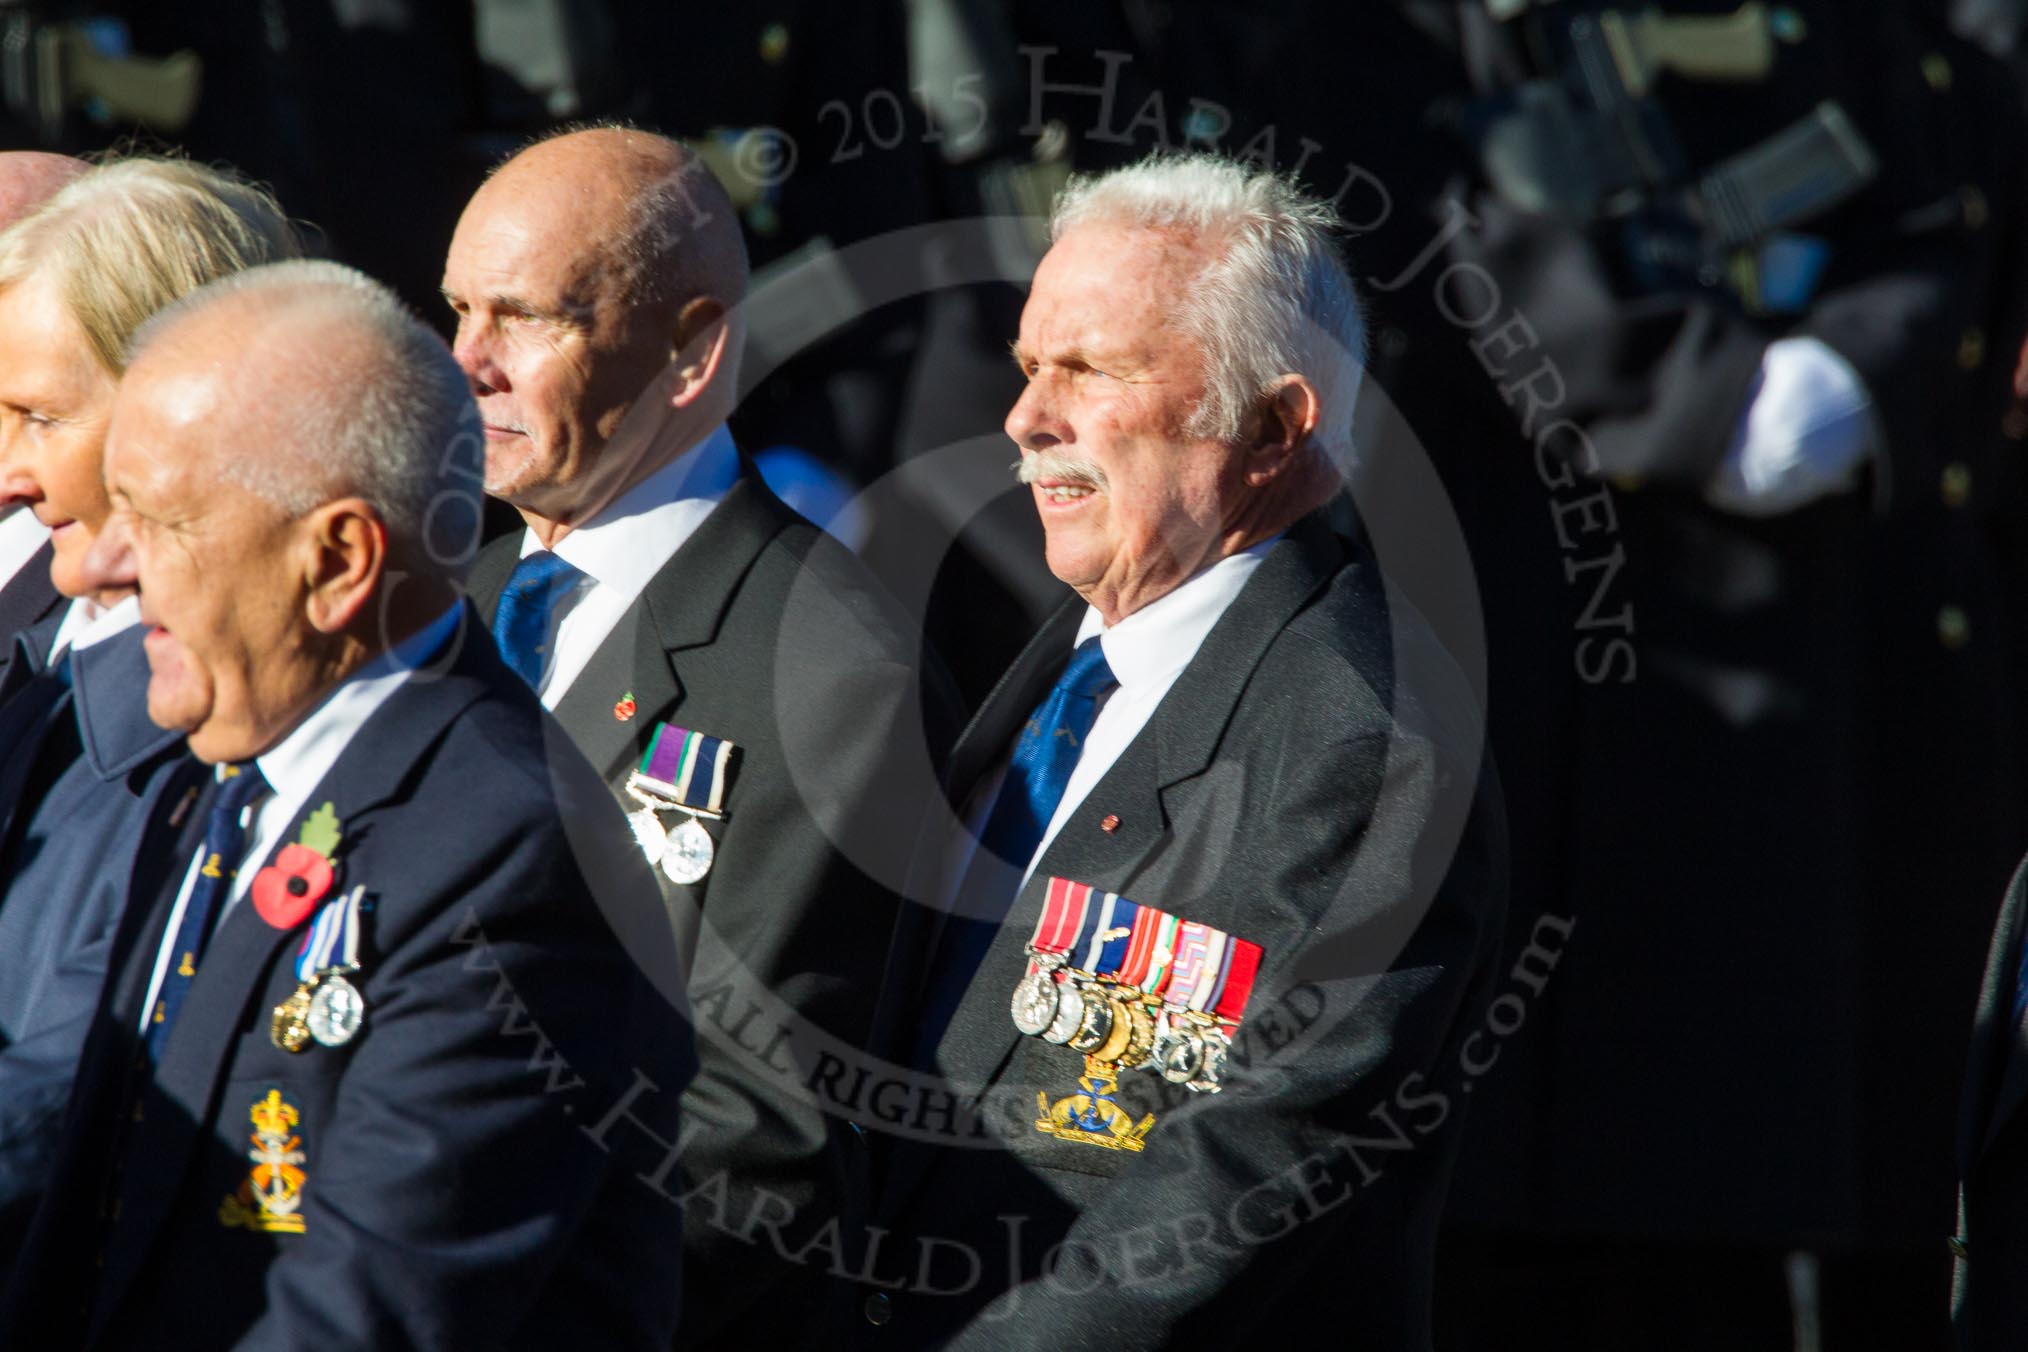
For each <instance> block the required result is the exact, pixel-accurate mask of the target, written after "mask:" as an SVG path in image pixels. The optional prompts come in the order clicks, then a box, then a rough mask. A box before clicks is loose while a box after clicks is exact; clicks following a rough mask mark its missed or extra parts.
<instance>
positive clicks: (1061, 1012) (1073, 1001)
mask: <svg viewBox="0 0 2028 1352" xmlns="http://www.w3.org/2000/svg"><path fill="white" fill-rule="evenodd" d="M1082 1022H1084V992H1083V991H1081V990H1079V989H1078V988H1077V986H1076V985H1075V984H1074V983H1073V982H1069V981H1066V982H1063V983H1062V984H1061V985H1059V986H1058V987H1057V988H1056V1017H1055V1018H1053V1019H1051V1020H1050V1021H1049V1026H1048V1027H1047V1028H1045V1029H1043V1030H1042V1040H1043V1041H1044V1042H1055V1043H1058V1044H1061V1043H1065V1042H1068V1041H1070V1035H1071V1034H1072V1033H1075V1032H1076V1031H1077V1026H1078V1025H1079V1024H1080V1023H1082Z"/></svg>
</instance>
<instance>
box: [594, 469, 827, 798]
mask: <svg viewBox="0 0 2028 1352" xmlns="http://www.w3.org/2000/svg"><path fill="white" fill-rule="evenodd" d="M795 519H796V518H795V516H794V515H793V514H792V513H791V512H790V511H789V509H788V508H786V507H784V506H783V505H782V504H781V502H780V500H779V499H777V498H776V497H775V495H774V494H773V493H771V492H769V491H768V487H767V485H766V484H764V483H762V482H761V478H760V473H759V471H757V470H755V469H754V467H753V465H752V464H751V462H749V461H748V460H747V459H746V458H745V457H744V456H742V457H740V473H739V478H738V479H737V480H735V481H734V483H733V486H732V487H731V489H729V490H728V491H727V492H726V495H725V496H724V497H723V498H722V499H720V500H719V503H718V505H717V506H715V507H713V508H712V509H711V512H710V514H709V515H708V516H706V517H705V518H704V520H703V521H702V522H700V523H699V524H698V527H697V529H696V530H695V531H694V532H692V533H691V536H690V538H689V539H687V540H685V541H684V542H683V544H682V546H681V547H680V548H678V549H677V551H676V552H675V553H674V554H672V555H670V556H669V561H668V562H667V563H665V564H663V565H662V567H661V569H660V570H659V571H658V572H657V573H656V574H655V576H654V577H652V578H650V579H649V581H648V585H647V586H646V587H645V588H644V589H643V590H642V592H641V596H640V599H639V600H638V601H637V602H636V603H635V604H634V605H631V606H629V607H628V608H627V612H626V614H624V615H623V616H621V617H620V621H619V623H617V624H615V625H614V626H613V629H612V632H611V633H609V634H607V635H606V637H605V640H604V641H603V642H602V643H600V644H599V647H598V650H597V651H596V652H594V653H593V654H592V658H591V661H590V662H588V663H587V664H586V665H585V668H584V670H583V671H581V672H579V673H578V676H577V679H575V680H574V681H572V682H571V686H570V689H569V690H568V691H566V692H565V694H564V696H563V698H562V699H560V700H558V701H557V704H556V721H557V722H559V723H561V724H562V725H563V727H564V730H565V731H566V732H568V733H569V734H570V738H571V740H572V741H573V742H575V743H576V744H577V746H578V747H579V749H580V750H582V751H583V752H584V753H585V758H586V759H587V760H589V761H590V762H591V763H592V764H593V765H595V766H597V767H598V770H599V773H600V774H601V775H603V776H605V778H606V779H607V780H608V781H609V782H612V781H617V780H618V779H620V778H621V777H622V776H623V775H624V774H625V772H626V770H627V768H628V767H629V766H631V764H632V763H633V761H634V759H635V758H636V757H638V756H639V754H640V747H641V744H642V742H643V740H644V739H645V734H646V732H647V729H648V728H649V727H651V726H653V723H652V719H653V718H657V717H664V718H665V717H667V716H668V715H669V714H671V713H672V712H673V711H674V710H675V709H676V707H677V706H678V705H679V704H680V703H681V701H682V698H683V680H682V677H681V675H680V668H681V657H680V654H681V653H683V652H684V651H685V650H687V649H695V648H702V647H706V646H708V645H710V644H711V643H712V642H714V641H715V640H716V639H717V637H718V629H719V625H720V623H721V622H722V621H723V620H724V618H725V612H726V610H727V609H728V608H729V607H730V606H731V604H732V598H733V596H734V595H735V594H736V593H737V592H738V591H739V585H740V582H741V581H742V580H743V579H744V578H745V577H746V574H747V572H748V571H749V570H750V569H751V568H752V567H753V565H754V561H755V560H756V559H758V558H759V557H760V554H761V551H762V550H763V549H765V548H766V547H767V544H768V542H769V541H771V540H773V539H774V538H775V537H776V536H777V535H779V534H781V532H782V530H783V529H784V528H785V527H787V526H788V525H789V524H790V523H791V522H792V521H794V520H795ZM629 693H631V694H632V695H633V697H634V703H635V705H636V706H637V708H638V709H639V710H640V711H641V713H643V714H647V715H649V718H642V717H640V715H638V714H637V715H636V716H635V718H634V719H631V720H622V719H620V718H618V717H616V716H615V715H614V713H613V705H614V703H615V702H616V701H617V700H618V699H619V698H620V697H621V696H622V695H625V694H629Z"/></svg>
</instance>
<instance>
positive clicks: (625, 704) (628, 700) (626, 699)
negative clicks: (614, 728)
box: [613, 690, 639, 723]
mask: <svg viewBox="0 0 2028 1352" xmlns="http://www.w3.org/2000/svg"><path fill="white" fill-rule="evenodd" d="M638 709H639V706H638V705H636V704H635V703H634V692H633V691H631V690H629V691H628V692H627V693H626V694H624V695H622V696H620V702H619V703H618V704H615V705H614V706H613V717H614V718H617V719H618V720H619V721H620V722H622V723H624V722H626V721H627V720H628V719H630V718H632V717H633V716H634V714H635V713H636V712H637V711H638Z"/></svg>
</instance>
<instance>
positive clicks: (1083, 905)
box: [1029, 878, 1092, 953]
mask: <svg viewBox="0 0 2028 1352" xmlns="http://www.w3.org/2000/svg"><path fill="white" fill-rule="evenodd" d="M1091 896H1092V886H1091V884H1090V883H1074V882H1072V881H1071V880H1070V879H1068V878H1051V879H1050V880H1049V892H1048V894H1047V895H1046V896H1045V897H1044V899H1043V902H1042V915H1041V917H1040V918H1039V919H1038V920H1036V922H1035V937H1034V938H1033V939H1032V940H1030V941H1029V947H1031V948H1033V949H1034V950H1035V951H1036V952H1037V953H1067V952H1069V951H1070V945H1071V941H1072V940H1073V939H1075V938H1076V937H1077V932H1078V931H1079V930H1080V929H1082V928H1084V917H1085V912H1086V910H1088V909H1089V908H1090V906H1091Z"/></svg>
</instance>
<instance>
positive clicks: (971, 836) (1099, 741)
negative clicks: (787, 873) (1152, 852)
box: [943, 535, 1281, 910]
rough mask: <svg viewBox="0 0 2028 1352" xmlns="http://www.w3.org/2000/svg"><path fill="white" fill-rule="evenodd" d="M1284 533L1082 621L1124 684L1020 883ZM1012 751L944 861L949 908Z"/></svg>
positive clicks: (1109, 701)
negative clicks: (1118, 614)
mask: <svg viewBox="0 0 2028 1352" xmlns="http://www.w3.org/2000/svg"><path fill="white" fill-rule="evenodd" d="M1280 538H1281V537H1280V536H1279V535H1277V536H1274V537H1273V538H1271V539H1267V540H1263V541H1261V542H1260V543H1259V544H1257V545H1255V546H1253V547H1252V548H1251V549H1242V550H1240V551H1239V552H1238V553H1237V554H1229V555H1227V556H1226V557H1225V558H1222V559H1220V560H1219V561H1218V562H1217V563H1214V564H1212V565H1211V566H1210V567H1209V568H1206V569H1205V570H1204V571H1203V572H1201V573H1198V574H1197V575H1196V576H1194V577H1192V578H1191V579H1190V580H1189V581H1187V582H1185V583H1184V584H1183V585H1182V586H1180V587H1178V588H1176V590H1174V591H1172V592H1170V593H1169V594H1168V595H1167V596H1164V597H1162V598H1160V599H1159V600H1155V601H1151V602H1149V603H1148V604H1147V605H1145V606H1142V607H1141V608H1140V609H1139V610H1137V611H1135V612H1134V613H1133V614H1131V615H1129V616H1127V617H1126V618H1125V619H1123V620H1121V621H1120V622H1119V623H1118V624H1116V625H1113V626H1111V627H1110V628H1108V627H1107V626H1106V622H1105V620H1104V619H1103V618H1102V617H1101V616H1100V615H1099V613H1098V611H1097V609H1095V608H1090V607H1088V608H1087V609H1086V610H1085V614H1084V621H1083V623H1081V624H1079V625H1078V629H1077V640H1076V643H1073V644H1072V647H1073V648H1075V647H1076V644H1077V643H1083V642H1084V641H1085V640H1086V639H1088V638H1090V637H1091V636H1092V635H1093V634H1097V635H1098V636H1099V646H1100V648H1101V649H1103V650H1104V652H1105V655H1106V666H1108V667H1110V668H1111V669H1112V673H1113V677H1114V679H1115V680H1117V681H1118V682H1119V684H1118V685H1117V686H1115V687H1113V688H1112V689H1111V690H1108V691H1106V692H1104V693H1103V694H1101V695H1100V696H1099V697H1098V717H1097V718H1096V719H1094V720H1093V722H1092V725H1091V732H1090V734H1089V735H1088V736H1087V737H1086V738H1085V739H1084V749H1083V751H1081V752H1080V753H1079V754H1078V758H1077V765H1076V766H1075V767H1073V768H1072V770H1071V772H1070V780H1069V782H1067V783H1066V784H1065V785H1064V789H1063V798H1062V800H1061V801H1060V802H1058V803H1057V805H1056V813H1055V815H1054V816H1052V817H1051V818H1050V819H1049V825H1048V826H1047V827H1046V828H1045V829H1044V830H1043V833H1042V843H1041V844H1039V845H1037V846H1036V847H1035V853H1034V854H1032V855H1030V856H1029V857H1028V867H1027V868H1025V869H1023V870H1022V872H1021V885H1022V886H1023V887H1026V886H1027V885H1028V879H1029V877H1030V876H1031V875H1032V874H1033V873H1034V872H1035V865H1036V863H1037V862H1038V861H1039V860H1040V859H1041V858H1042V856H1043V854H1044V853H1046V852H1047V851H1048V849H1049V845H1050V842H1051V841H1053V840H1055V839H1056V833H1057V832H1059V831H1061V830H1062V829H1063V824H1064V823H1065V822H1067V821H1069V820H1070V814H1071V813H1073V812H1075V811H1077V809H1078V807H1079V806H1080V805H1082V804H1083V802H1084V800H1085V796H1086V795H1087V794H1089V793H1090V792H1091V791H1092V788H1093V786H1094V785H1096V784H1097V783H1098V782H1099V781H1100V780H1101V779H1103V778H1105V774H1106V771H1108V770H1110V769H1112V768H1113V762H1115V761H1117V760H1118V759H1119V758H1120V754H1121V753H1122V752H1124V751H1125V750H1126V749H1127V747H1128V746H1130V745H1131V744H1132V743H1133V740H1134V738H1136V737H1138V736H1140V734H1141V729H1142V728H1145V727H1146V726H1148V720H1149V719H1150V718H1153V717H1154V716H1155V708H1156V706H1157V705H1159V704H1161V702H1162V697H1163V696H1164V695H1167V694H1168V693H1169V687H1170V686H1172V685H1174V684H1176V678H1177V677H1178V676H1181V675H1182V674H1183V668H1185V667H1187V666H1189V665H1190V659H1191V658H1193V657H1195V656H1196V655H1197V650H1198V649H1199V648H1201V647H1203V646H1204V639H1205V637H1206V636H1207V635H1208V634H1210V632H1211V629H1212V626H1214V625H1216V624H1217V623H1218V619H1219V617H1220V616H1221V615H1223V614H1225V611H1226V607H1228V606H1230V605H1231V604H1232V602H1233V599H1234V598H1235V597H1237V596H1238V595H1239V593H1240V589H1241V588H1243V587H1245V586H1246V583H1247V579H1248V578H1250V577H1252V576H1253V570H1254V569H1256V568H1258V567H1260V561H1261V560H1262V559H1264V558H1266V557H1267V552H1268V550H1270V549H1272V548H1274V543H1275V541H1276V540H1279V539H1280ZM1013 754H1014V749H1013V748H1012V747H1009V748H1008V749H1007V754H1006V755H1004V756H1002V757H1001V758H1000V766H999V769H997V770H995V771H994V772H993V773H991V774H989V775H987V776H986V777H985V778H984V779H982V780H981V781H980V782H979V787H978V788H977V789H975V790H974V791H973V793H972V796H971V799H970V800H969V801H968V802H967V803H966V805H965V821H966V823H967V824H968V825H969V826H970V827H971V828H972V829H971V830H969V831H962V832H959V833H958V837H957V840H956V841H955V843H954V846H953V849H952V851H951V853H950V857H948V858H946V859H945V860H944V875H943V876H944V877H945V878H946V879H948V880H949V882H948V888H949V890H948V892H947V893H946V895H945V896H944V901H945V904H946V909H947V910H948V909H952V908H954V907H956V906H958V905H959V899H958V897H957V895H956V893H957V891H958V889H959V888H960V887H961V886H962V885H963V882H964V877H965V874H966V871H967V870H969V869H970V868H971V866H972V856H973V855H974V854H975V853H977V851H978V839H979V836H980V835H981V834H982V833H983V832H984V831H985V829H986V818H987V817H988V816H989V815H990V814H991V813H992V811H993V803H994V800H995V799H997V798H998V797H999V796H1000V786H1001V785H1002V784H1003V783H1004V782H1005V781H1006V778H1007V766H1008V763H1009V762H1010V761H1012V760H1013Z"/></svg>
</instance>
